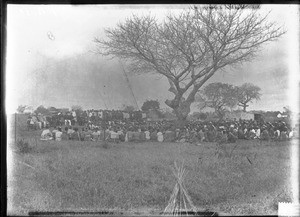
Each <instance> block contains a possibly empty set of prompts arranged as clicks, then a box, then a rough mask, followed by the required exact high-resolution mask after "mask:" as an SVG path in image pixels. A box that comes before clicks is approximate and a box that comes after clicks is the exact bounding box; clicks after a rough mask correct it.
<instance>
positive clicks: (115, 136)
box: [110, 129, 119, 142]
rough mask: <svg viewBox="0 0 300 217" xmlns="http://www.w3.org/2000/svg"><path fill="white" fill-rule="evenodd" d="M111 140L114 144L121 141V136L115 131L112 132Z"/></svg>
mask: <svg viewBox="0 0 300 217" xmlns="http://www.w3.org/2000/svg"><path fill="white" fill-rule="evenodd" d="M110 140H111V141H113V142H118V141H119V134H118V133H117V132H116V131H115V130H114V129H112V130H111V131H110Z"/></svg>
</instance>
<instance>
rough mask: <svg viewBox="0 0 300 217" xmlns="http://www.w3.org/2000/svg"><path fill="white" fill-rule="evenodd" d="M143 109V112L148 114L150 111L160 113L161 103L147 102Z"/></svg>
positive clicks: (155, 101)
mask: <svg viewBox="0 0 300 217" xmlns="http://www.w3.org/2000/svg"><path fill="white" fill-rule="evenodd" d="M141 109H142V111H143V112H147V111H149V110H155V111H158V110H159V102H158V100H147V101H145V102H144V103H143V105H142V108H141Z"/></svg>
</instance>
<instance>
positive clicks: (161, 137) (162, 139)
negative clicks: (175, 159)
mask: <svg viewBox="0 0 300 217" xmlns="http://www.w3.org/2000/svg"><path fill="white" fill-rule="evenodd" d="M157 141H159V142H163V141H164V135H163V133H162V132H161V131H158V133H157Z"/></svg>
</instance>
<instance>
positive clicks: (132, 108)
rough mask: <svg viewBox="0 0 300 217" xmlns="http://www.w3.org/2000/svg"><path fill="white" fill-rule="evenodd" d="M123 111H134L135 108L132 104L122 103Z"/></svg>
mask: <svg viewBox="0 0 300 217" xmlns="http://www.w3.org/2000/svg"><path fill="white" fill-rule="evenodd" d="M123 111H125V112H133V111H135V108H134V106H132V105H123Z"/></svg>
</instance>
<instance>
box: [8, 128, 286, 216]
mask: <svg viewBox="0 0 300 217" xmlns="http://www.w3.org/2000/svg"><path fill="white" fill-rule="evenodd" d="M39 135H40V132H39V131H35V132H28V131H26V130H18V131H17V137H18V138H25V139H26V140H27V141H29V142H30V144H31V145H32V147H33V149H32V151H31V152H30V153H27V154H20V153H18V152H16V151H15V150H16V149H15V145H14V143H13V142H12V143H11V144H8V145H9V147H11V148H10V149H8V150H12V151H11V152H9V153H8V155H11V156H12V159H13V160H12V162H11V166H10V168H11V172H10V173H9V177H8V185H9V186H8V196H9V198H8V199H9V204H8V208H9V213H11V214H22V215H24V214H27V213H28V211H87V210H92V211H100V210H119V211H120V210H124V211H131V212H136V213H145V214H146V213H147V214H155V213H158V212H161V211H163V210H164V208H165V207H166V205H167V203H168V200H169V197H170V195H171V193H172V190H173V187H174V185H175V178H174V176H173V174H172V171H171V167H170V166H171V165H172V164H173V163H174V161H177V162H178V163H179V162H183V161H184V165H185V168H186V169H187V171H188V174H187V177H186V179H185V184H186V187H187V190H188V192H189V195H190V196H191V198H192V200H193V202H194V204H195V205H196V206H197V207H199V209H209V210H211V211H218V212H223V213H229V214H231V215H260V214H268V215H276V214H277V203H278V202H280V201H285V202H289V201H291V187H290V184H289V177H290V166H291V165H290V163H291V162H290V151H289V149H290V146H291V144H289V143H288V142H277V143H268V142H265V143H259V142H256V141H244V140H240V141H238V143H237V144H226V145H224V149H225V150H227V152H230V151H231V150H232V149H233V147H234V146H235V145H237V146H236V148H235V149H234V151H233V152H232V154H231V156H226V155H224V153H225V152H224V151H223V152H221V154H216V153H217V152H216V145H215V144H212V143H203V144H202V145H200V146H195V145H191V144H187V143H151V142H147V143H119V144H112V143H111V144H109V145H108V146H103V145H102V144H101V143H100V142H71V141H62V142H55V141H40V140H38V139H37V138H38V137H39Z"/></svg>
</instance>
